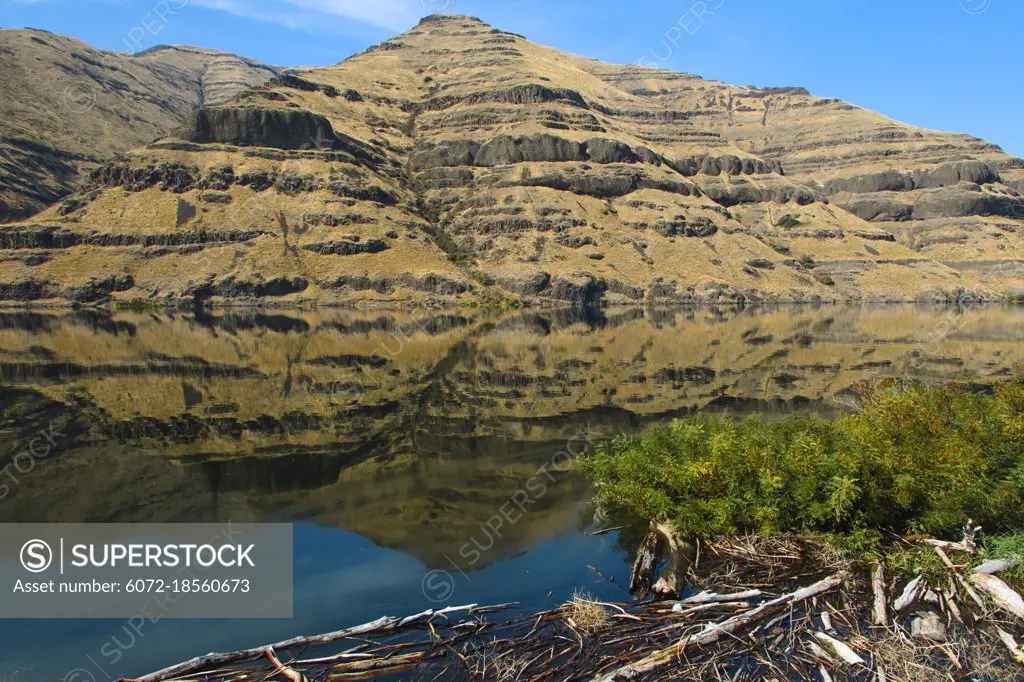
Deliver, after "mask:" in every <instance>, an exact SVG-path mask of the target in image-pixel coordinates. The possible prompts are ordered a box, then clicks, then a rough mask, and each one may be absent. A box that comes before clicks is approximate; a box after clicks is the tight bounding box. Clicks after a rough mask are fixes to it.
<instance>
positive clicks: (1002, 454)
mask: <svg viewBox="0 0 1024 682" xmlns="http://www.w3.org/2000/svg"><path fill="white" fill-rule="evenodd" d="M860 390H861V394H862V401H861V408H862V409H861V410H860V411H857V412H853V413H849V414H842V415H839V416H837V417H835V418H834V419H832V420H827V421H826V420H821V419H817V418H813V417H792V418H790V419H788V420H787V421H784V422H781V423H779V422H775V423H771V422H766V421H763V420H759V419H757V418H750V419H747V420H744V421H736V420H733V419H730V418H726V417H717V416H695V417H692V418H689V419H686V420H682V421H675V422H673V423H671V424H670V425H668V426H666V427H662V428H658V429H655V430H654V431H651V432H650V433H648V434H647V435H645V436H643V437H642V438H640V439H636V438H631V437H619V438H617V439H615V440H614V441H612V442H610V443H606V444H605V445H603V446H602V447H599V448H598V450H597V451H596V453H595V454H594V455H592V456H590V457H586V458H584V459H583V460H582V465H583V470H584V471H585V472H586V473H587V475H588V476H589V477H590V478H591V479H592V480H593V482H594V483H595V485H596V488H597V491H598V496H599V498H600V499H601V500H602V501H604V502H605V503H606V504H608V505H610V506H611V507H612V508H614V509H616V510H618V511H620V512H624V513H626V514H629V515H632V516H634V517H636V518H638V519H639V520H643V521H646V520H650V519H657V520H671V521H674V522H675V523H676V524H677V526H678V527H679V529H680V531H682V532H684V533H690V534H694V535H703V536H710V535H714V534H731V533H737V532H745V531H755V532H760V533H773V532H782V531H797V532H820V533H826V534H833V535H835V534H839V535H844V536H846V537H847V538H855V537H858V534H859V535H860V536H861V537H862V538H863V537H868V536H865V535H864V532H865V531H880V532H884V533H889V532H893V533H899V534H906V533H917V532H922V533H932V534H936V535H943V534H946V535H955V534H956V533H957V532H958V531H959V529H960V527H961V525H962V524H963V523H964V521H965V520H966V519H968V518H972V519H974V520H975V521H977V522H978V523H980V524H981V525H982V526H983V527H984V528H985V530H986V531H988V532H1000V531H1010V530H1017V529H1021V528H1024V384H1021V383H1019V382H1009V383H1005V384H1002V385H999V386H997V387H996V388H995V391H994V393H993V394H991V395H988V394H983V393H976V392H972V391H970V390H968V389H967V388H965V387H962V386H956V385H951V386H945V387H936V388H929V387H925V386H922V385H918V384H912V385H908V386H902V385H899V384H897V383H895V382H887V383H884V384H876V385H871V386H862V387H860Z"/></svg>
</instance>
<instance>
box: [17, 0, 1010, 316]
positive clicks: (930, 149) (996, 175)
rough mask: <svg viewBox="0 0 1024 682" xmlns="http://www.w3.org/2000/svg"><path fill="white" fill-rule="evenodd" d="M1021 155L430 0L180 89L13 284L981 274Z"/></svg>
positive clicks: (877, 287)
mask: <svg viewBox="0 0 1024 682" xmlns="http://www.w3.org/2000/svg"><path fill="white" fill-rule="evenodd" d="M1022 182H1024V161H1022V160H1021V159H1016V158H1013V157H1010V156H1008V155H1007V154H1005V153H1003V152H1002V151H1001V150H1000V149H999V148H998V147H997V146H995V145H993V144H990V143H986V142H984V141H982V140H978V139H976V138H973V137H970V136H966V135H957V134H950V133H940V132H934V131H929V130H924V129H920V128H915V127H913V126H908V125H904V124H901V123H898V122H896V121H892V120H889V119H887V118H885V117H883V116H881V115H879V114H876V113H873V112H870V111H866V110H864V109H860V108H858V107H855V106H853V105H850V104H847V103H844V102H841V101H838V100H833V99H821V98H817V97H814V96H812V95H810V94H808V93H807V92H806V91H805V90H803V89H800V88H767V89H766V88H752V87H738V86H731V85H726V84H724V83H717V82H712V81H707V80H703V79H701V78H699V77H697V76H692V75H686V74H678V73H671V72H667V71H659V70H654V69H650V68H647V67H642V66H613V65H609V64H603V63H600V62H596V61H593V60H589V59H584V58H581V57H576V56H572V55H568V54H565V53H563V52H560V51H558V50H555V49H552V48H548V47H542V46H539V45H536V44H533V43H531V42H529V41H528V40H526V39H525V38H523V37H521V36H518V35H513V34H510V33H507V32H504V31H502V30H500V29H496V28H492V27H490V26H488V25H486V24H484V23H482V22H480V21H479V20H477V19H473V18H470V17H463V16H453V15H435V16H432V17H428V18H427V19H424V20H423V21H422V22H421V24H420V25H419V26H417V27H416V28H415V29H413V30H411V31H408V32H406V33H404V34H402V35H399V36H397V37H395V38H394V39H392V40H389V41H386V42H384V43H381V44H379V45H376V46H374V47H372V48H370V49H369V50H367V51H365V52H363V53H361V54H358V55H355V56H353V57H352V58H350V59H347V60H346V61H344V62H341V63H340V64H337V65H335V66H332V67H328V68H323V69H316V70H312V71H308V72H305V73H303V74H301V76H295V75H283V76H280V77H278V78H275V79H274V80H272V81H270V82H268V83H266V84H264V85H262V86H258V87H254V88H251V89H249V90H246V91H244V92H242V93H240V94H238V95H237V96H235V97H234V98H232V99H231V100H230V101H228V102H225V103H223V104H220V105H217V106H209V107H204V108H202V109H200V110H198V111H197V112H195V113H193V114H190V115H189V116H188V118H187V120H186V121H185V123H184V124H183V125H182V126H181V127H180V128H179V129H178V130H177V131H176V132H175V133H174V134H173V135H172V136H169V137H166V138H164V139H160V140H157V141H155V142H152V143H150V144H148V146H146V147H144V148H141V149H139V150H137V151H135V152H134V153H132V154H131V155H129V156H127V157H125V158H122V159H117V160H115V161H112V162H110V163H108V164H105V165H104V166H102V167H101V168H99V169H98V170H96V171H95V172H94V173H93V174H92V176H91V180H90V184H89V186H88V187H86V188H85V189H84V190H83V191H81V192H80V193H78V194H76V195H74V196H73V197H71V198H69V199H67V200H65V201H63V202H62V203H60V204H59V205H57V206H54V207H52V208H50V209H48V210H47V211H45V212H43V213H42V214H40V215H38V216H35V217H34V218H32V219H31V220H28V221H25V222H22V223H19V224H15V225H10V226H7V227H6V228H5V229H3V231H2V232H0V299H3V300H7V301H11V302H14V301H17V302H22V303H25V302H32V303H47V302H50V303H66V302H69V301H70V302H78V303H83V304H85V303H104V302H106V301H109V300H111V299H136V298H150V299H153V301H154V302H155V303H167V304H178V303H182V302H189V303H196V302H207V303H213V304H231V303H245V304H252V303H259V302H262V303H274V304H278V305H280V304H287V305H295V304H358V305H373V306H385V305H405V304H408V303H413V302H414V303H422V304H431V305H446V304H457V303H462V304H466V303H469V302H471V301H476V300H479V299H483V300H484V301H485V302H488V303H493V302H495V301H497V302H499V303H502V302H504V301H506V300H507V299H520V300H523V301H527V302H560V303H573V304H581V303H596V302H627V303H644V302H646V303H671V304H678V303H736V302H751V301H762V302H764V301H775V302H791V301H835V300H871V301H897V300H946V301H971V300H992V299H998V298H1002V297H1004V296H1005V295H1006V294H1007V293H1008V292H1014V291H1017V290H1021V289H1024V276H1022V272H1024V271H1022V270H1021V267H1020V263H1021V262H1022V258H1021V254H1022V253H1024V251H1022V245H1021V232H1020V230H1021V226H1022V225H1024V198H1022V197H1021V194H1020V191H1019V190H1020V189H1021V184H1022Z"/></svg>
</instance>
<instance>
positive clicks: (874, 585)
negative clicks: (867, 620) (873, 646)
mask: <svg viewBox="0 0 1024 682" xmlns="http://www.w3.org/2000/svg"><path fill="white" fill-rule="evenodd" d="M871 589H872V592H874V595H875V602H874V609H873V610H872V612H871V622H872V623H873V624H875V625H882V626H884V625H886V624H887V623H888V621H889V618H888V617H887V615H886V612H885V605H886V599H885V567H884V566H882V562H880V561H879V562H877V563H876V564H875V565H874V567H873V568H872V570H871Z"/></svg>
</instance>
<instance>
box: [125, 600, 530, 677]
mask: <svg viewBox="0 0 1024 682" xmlns="http://www.w3.org/2000/svg"><path fill="white" fill-rule="evenodd" d="M502 606H503V607H508V606H513V604H503V605H502ZM495 608H497V607H480V608H477V605H476V604H469V605H467V606H451V607H448V608H445V609H441V610H439V611H433V610H427V611H424V612H422V613H417V614H415V615H412V616H406V617H405V618H392V617H391V616H384V617H383V618H378V619H377V620H373V621H370V622H369V623H364V624H362V625H356V626H354V627H351V628H345V629H344V630H337V631H335V632H328V633H325V634H322V635H313V636H306V637H294V638H292V639H288V640H285V641H283V642H277V643H275V644H264V645H262V646H258V647H254V648H252V649H242V650H239V651H232V652H228V653H210V654H206V655H205V656H197V657H196V658H193V659H191V660H188V661H185V662H184V663H178V664H177V665H172V666H170V667H168V668H164V669H163V670H158V671H156V672H153V673H149V674H148V675H143V676H142V677H139V678H136V679H135V680H132V681H129V682H165V680H171V679H174V678H177V677H183V676H186V675H192V674H194V673H197V672H201V671H203V670H209V669H210V668H214V667H219V666H224V665H228V664H231V663H239V662H242V661H249V660H254V659H257V658H260V657H262V656H265V655H266V653H267V650H268V649H273V650H274V651H287V650H289V649H295V648H298V647H308V646H312V645H316V644H330V643H331V642H336V641H338V640H340V639H346V638H349V637H356V636H365V635H369V634H381V633H394V632H399V631H401V630H403V629H406V628H412V627H416V626H420V625H424V624H426V623H428V622H430V621H431V620H433V619H434V618H436V617H438V616H444V615H447V614H449V613H453V612H456V611H466V612H467V613H484V612H489V611H490V610H493V609H495Z"/></svg>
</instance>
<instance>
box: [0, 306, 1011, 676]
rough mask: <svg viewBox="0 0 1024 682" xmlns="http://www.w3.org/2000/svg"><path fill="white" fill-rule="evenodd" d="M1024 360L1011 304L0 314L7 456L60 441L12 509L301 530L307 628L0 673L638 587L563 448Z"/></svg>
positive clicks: (100, 663) (21, 650)
mask: <svg viewBox="0 0 1024 682" xmlns="http://www.w3.org/2000/svg"><path fill="white" fill-rule="evenodd" d="M1022 374H1024V309H1021V308H1010V307H1007V308H1002V307H983V308H968V309H962V308H932V307H927V308H922V307H913V306H887V307H844V306H828V307H820V308H813V307H785V308H778V309H770V310H764V309H761V310H692V311H680V310H676V311H651V310H648V311H644V310H639V309H627V310H605V311H599V312H595V311H550V312H543V311H542V312H536V311H535V312H519V313H514V314H510V315H508V316H504V317H491V316H486V315H483V314H481V313H478V312H476V311H447V312H443V313H431V312H427V311H422V312H416V313H410V314H395V313H388V312H380V311H375V312H364V311H318V312H301V311H294V310H292V311H276V312H266V311H262V312H259V313H256V312H245V311H235V312H230V313H228V312H216V313H212V314H209V315H199V316H197V315H194V314H173V315H169V314H166V313H161V314H134V313H123V314H122V313H117V314H114V315H113V316H105V315H102V314H98V313H94V312H76V313H73V314H70V313H69V314H63V313H58V312H52V311H36V312H20V311H19V312H7V313H0V382H2V385H0V430H2V438H0V468H2V467H3V466H6V465H7V464H8V463H9V462H10V461H11V458H12V457H13V456H14V455H15V454H16V453H18V452H20V451H21V450H22V449H23V448H24V447H25V443H26V441H27V440H28V439H29V438H30V437H31V436H32V435H33V434H34V433H36V432H37V431H38V430H39V429H40V428H49V425H51V424H52V425H53V428H55V429H56V430H57V432H59V433H60V434H63V435H61V436H60V437H59V438H57V439H56V440H57V452H56V454H55V455H53V456H51V457H48V458H47V459H45V460H41V461H38V462H37V463H36V464H35V465H34V466H33V468H32V470H31V471H28V472H25V473H20V472H17V471H16V470H9V473H10V471H14V475H15V476H16V478H17V481H16V482H15V481H14V480H12V479H11V477H9V476H8V477H6V478H4V479H3V480H0V484H6V485H7V486H8V488H9V490H7V491H6V496H5V497H3V499H0V522H4V523H11V522H29V521H36V522H126V523H137V522H226V521H228V520H231V521H235V522H243V521H288V522H295V523H296V527H295V576H296V577H295V617H294V618H293V619H291V620H267V621H172V620H162V621H161V622H159V623H157V624H147V625H145V626H144V627H143V628H142V632H141V634H139V633H136V632H133V631H132V630H131V628H128V627H126V624H125V622H124V621H112V620H105V621H52V620H51V621H48V620H41V621H0V642H3V644H4V647H3V649H4V652H3V654H2V660H0V680H9V681H14V680H18V681H19V682H20V681H22V680H25V681H28V680H32V681H33V682H35V681H38V680H61V679H65V678H67V679H68V682H89V681H90V680H99V681H102V680H109V679H116V678H117V677H118V676H120V675H138V674H142V673H145V672H148V671H150V670H153V669H156V668H160V667H163V666H165V665H169V664H172V663H175V662H177V661H179V660H182V659H185V658H190V657H192V656H194V655H198V654H202V653H206V652H208V651H212V650H231V649H237V648H242V647H249V646H255V645H258V644H263V643H267V642H272V641H276V640H280V639H285V638H288V637H291V636H294V635H296V634H313V633H317V632H323V631H328V630H335V629H338V628H341V627H344V626H347V625H352V624H356V623H361V622H365V621H369V620H373V619H375V618H377V617H379V616H381V615H407V614H411V613H415V612H418V611H421V610H423V609H425V608H431V607H437V606H439V605H451V604H464V603H471V602H479V603H498V602H507V601H519V602H521V603H522V604H523V606H524V607H525V608H536V607H541V606H545V605H552V604H557V603H561V602H563V601H564V600H565V599H566V598H567V597H568V596H569V595H571V593H572V591H573V590H574V589H577V588H585V589H587V590H589V591H590V592H592V593H594V594H595V595H597V596H600V597H603V598H608V599H623V598H624V597H625V595H624V593H623V592H622V591H621V588H619V587H618V586H617V585H615V584H612V583H611V582H609V581H608V580H606V579H605V578H603V577H601V575H599V573H598V571H600V573H602V574H604V575H606V576H609V577H612V578H614V579H615V580H616V582H617V583H618V584H622V583H623V582H624V581H625V580H626V578H627V576H628V566H627V561H628V556H627V553H626V551H624V550H623V549H622V548H621V547H620V546H619V544H620V543H619V542H618V538H617V535H616V534H615V533H611V534H608V535H599V536H592V535H588V534H587V533H586V530H587V529H592V528H594V527H597V526H601V525H602V524H606V523H607V521H605V520H603V519H600V518H596V519H595V514H594V509H593V506H592V505H591V504H590V502H589V500H590V496H591V491H590V490H589V488H588V486H587V484H586V482H585V481H584V480H583V479H582V477H581V476H580V475H579V474H578V472H577V471H576V470H575V469H574V468H573V467H572V466H571V463H570V460H569V458H568V456H567V454H566V453H569V452H571V453H577V452H581V451H582V450H583V448H584V447H586V446H587V443H593V442H599V441H600V440H601V439H603V438H607V437H610V436H613V435H615V434H618V433H622V432H634V433H635V432H641V431H643V430H644V429H645V428H649V427H650V426H652V425H655V424H659V423H663V422H665V421H668V420H670V419H673V418H676V417H680V416H685V415H687V414H690V413H693V412H696V411H700V410H714V411H722V412H729V413H732V414H737V415H746V414H760V415H763V416H768V417H770V418H781V417H782V416H784V415H786V414H790V413H793V412H801V411H802V412H815V413H819V414H825V415H827V414H832V413H834V412H836V411H837V410H843V409H849V407H850V406H851V405H853V404H854V399H855V395H856V393H855V390H854V386H855V385H856V384H857V382H859V381H864V380H871V379H874V378H878V377H898V378H916V379H922V380H925V381H945V380H951V379H962V380H966V381H970V382H973V383H975V384H979V385H986V384H990V383H992V382H994V381H998V380H1001V379H1006V378H1010V377H1014V376H1021V375H1022ZM542 467H544V471H545V472H547V473H546V475H545V476H544V478H543V481H544V482H545V485H544V490H543V492H542V493H540V494H537V489H536V487H535V489H534V495H533V498H534V499H533V500H532V504H531V506H530V507H529V509H528V510H527V511H526V513H523V514H520V515H518V518H517V520H516V522H515V523H511V524H510V523H505V524H504V525H503V526H502V527H500V528H497V529H496V530H495V529H494V526H495V525H496V524H495V523H494V522H493V521H492V519H493V517H494V516H495V514H497V513H498V511H499V510H500V509H501V508H502V506H503V505H505V506H506V509H507V508H508V506H507V505H508V503H509V501H510V500H511V499H513V496H514V495H516V493H517V491H521V490H523V489H524V488H525V487H526V486H527V485H528V482H529V481H530V480H531V477H534V478H536V477H537V476H538V472H540V471H541V470H542ZM0 490H2V489H0ZM488 522H491V526H490V527H489V526H488ZM0 560H6V559H5V558H4V557H0ZM595 569H596V570H595ZM115 658H116V660H114V659H115ZM69 673H71V675H70V676H69Z"/></svg>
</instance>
